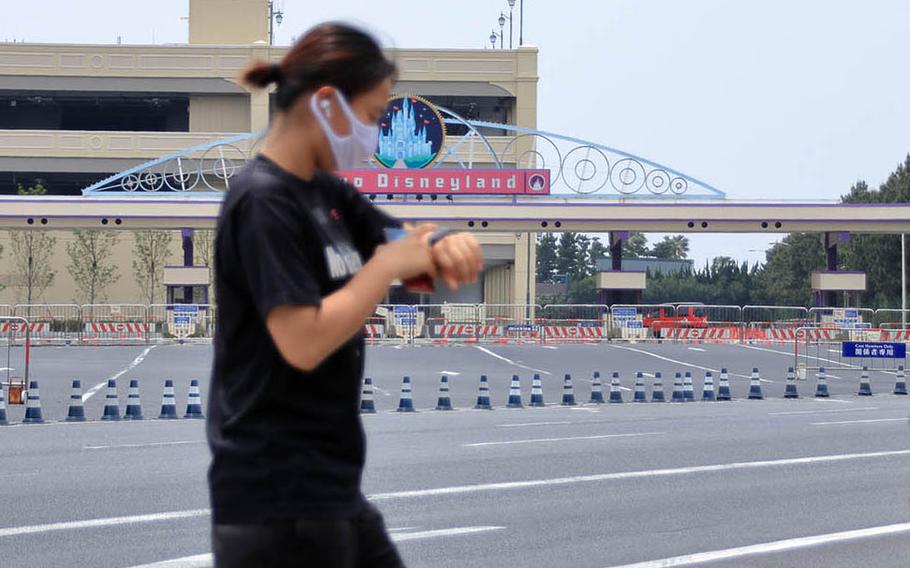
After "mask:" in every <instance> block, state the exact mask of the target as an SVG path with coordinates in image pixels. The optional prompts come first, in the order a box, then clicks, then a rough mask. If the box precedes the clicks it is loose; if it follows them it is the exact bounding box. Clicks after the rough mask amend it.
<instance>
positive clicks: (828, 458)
mask: <svg viewBox="0 0 910 568" xmlns="http://www.w3.org/2000/svg"><path fill="white" fill-rule="evenodd" d="M903 456H910V450H894V451H887V452H869V453H864V454H833V455H825V456H809V457H802V458H784V459H778V460H764V461H753V462H735V463H721V464H714V465H700V466H692V467H677V468H668V469H650V470H639V471H620V472H615V473H599V474H594V475H579V476H574V477H556V478H551V479H531V480H527V481H503V482H499V483H479V484H476V485H456V486H452V487H437V488H433V489H415V490H411V491H396V492H391V493H376V494H374V495H369V496H368V498H369V499H370V500H371V501H389V500H394V499H410V498H417V497H440V496H448V495H463V494H466V493H480V492H484V491H502V490H509V489H526V488H529V487H548V486H553V485H570V484H574V483H591V482H596V481H618V480H626V479H642V478H649V477H668V476H675V475H691V474H697V473H714V472H718V471H730V470H747V469H764V468H771V467H783V466H792V465H814V464H820V463H836V462H844V461H853V460H866V459H875V458H892V457H903Z"/></svg>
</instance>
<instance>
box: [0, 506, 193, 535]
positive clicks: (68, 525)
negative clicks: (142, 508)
mask: <svg viewBox="0 0 910 568" xmlns="http://www.w3.org/2000/svg"><path fill="white" fill-rule="evenodd" d="M210 513H211V511H210V510H209V509H193V510H190V511H170V512H167V513H152V514H149V515H132V516H129V517H110V518H107V519H87V520H84V521H69V522H64V523H49V524H45V525H31V526H25V527H8V528H3V529H0V538H3V537H8V536H21V535H26V534H37V533H46V532H53V531H67V530H76V529H91V528H99V527H115V526H120V525H134V524H139V523H157V522H161V521H174V520H177V519H190V518H193V517H205V516H207V515H209V514H210Z"/></svg>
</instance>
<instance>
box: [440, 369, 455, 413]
mask: <svg viewBox="0 0 910 568" xmlns="http://www.w3.org/2000/svg"><path fill="white" fill-rule="evenodd" d="M436 410H454V409H453V408H452V399H451V398H449V377H447V376H445V375H443V376H441V377H440V378H439V398H437V399H436Z"/></svg>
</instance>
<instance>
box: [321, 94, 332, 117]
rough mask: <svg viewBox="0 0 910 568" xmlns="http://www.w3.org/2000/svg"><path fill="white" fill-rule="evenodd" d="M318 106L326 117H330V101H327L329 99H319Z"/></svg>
mask: <svg viewBox="0 0 910 568" xmlns="http://www.w3.org/2000/svg"><path fill="white" fill-rule="evenodd" d="M319 108H321V109H322V110H323V111H324V112H325V116H326V117H327V118H332V103H330V102H329V99H322V100H321V101H319Z"/></svg>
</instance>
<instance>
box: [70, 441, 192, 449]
mask: <svg viewBox="0 0 910 568" xmlns="http://www.w3.org/2000/svg"><path fill="white" fill-rule="evenodd" d="M204 443H205V440H179V441H176V442H148V443H146V444H116V445H110V446H82V449H83V450H115V449H119V448H156V447H161V446H185V445H186V444H204Z"/></svg>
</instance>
